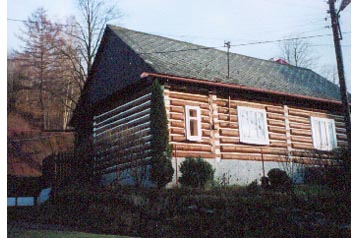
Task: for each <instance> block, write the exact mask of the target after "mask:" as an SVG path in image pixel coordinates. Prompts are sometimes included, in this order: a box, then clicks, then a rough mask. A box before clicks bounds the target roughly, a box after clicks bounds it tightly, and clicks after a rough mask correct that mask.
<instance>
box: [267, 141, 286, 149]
mask: <svg viewBox="0 0 358 238" xmlns="http://www.w3.org/2000/svg"><path fill="white" fill-rule="evenodd" d="M270 146H271V147H280V148H286V147H287V143H286V141H273V140H270Z"/></svg>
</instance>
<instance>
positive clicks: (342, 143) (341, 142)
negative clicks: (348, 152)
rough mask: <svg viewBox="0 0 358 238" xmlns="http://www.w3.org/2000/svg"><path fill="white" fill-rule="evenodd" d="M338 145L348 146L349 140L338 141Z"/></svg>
mask: <svg viewBox="0 0 358 238" xmlns="http://www.w3.org/2000/svg"><path fill="white" fill-rule="evenodd" d="M337 145H338V147H346V146H348V142H347V141H337Z"/></svg>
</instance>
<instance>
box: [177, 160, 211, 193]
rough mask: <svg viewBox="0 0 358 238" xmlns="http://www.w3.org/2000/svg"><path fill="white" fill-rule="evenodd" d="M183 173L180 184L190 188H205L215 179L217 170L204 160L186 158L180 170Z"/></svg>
mask: <svg viewBox="0 0 358 238" xmlns="http://www.w3.org/2000/svg"><path fill="white" fill-rule="evenodd" d="M179 170H180V172H181V173H182V175H181V177H180V178H179V182H180V183H181V184H182V185H184V186H189V187H195V188H197V187H204V185H205V184H207V183H208V182H210V181H213V179H214V172H215V170H214V169H213V167H212V166H211V164H210V163H209V162H207V161H205V160H203V159H202V158H200V157H199V158H195V159H194V158H192V157H189V158H186V159H185V160H184V161H183V163H182V164H181V165H180V168H179Z"/></svg>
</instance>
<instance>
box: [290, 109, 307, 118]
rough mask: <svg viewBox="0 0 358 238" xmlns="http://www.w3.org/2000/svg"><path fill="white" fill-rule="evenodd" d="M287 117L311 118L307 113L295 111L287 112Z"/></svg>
mask: <svg viewBox="0 0 358 238" xmlns="http://www.w3.org/2000/svg"><path fill="white" fill-rule="evenodd" d="M288 115H290V116H297V117H303V118H309V117H310V116H311V115H310V113H309V112H308V111H297V110H293V109H289V110H288Z"/></svg>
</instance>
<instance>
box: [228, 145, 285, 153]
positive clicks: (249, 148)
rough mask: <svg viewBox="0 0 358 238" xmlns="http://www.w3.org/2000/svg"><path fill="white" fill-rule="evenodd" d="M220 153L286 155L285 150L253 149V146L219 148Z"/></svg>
mask: <svg viewBox="0 0 358 238" xmlns="http://www.w3.org/2000/svg"><path fill="white" fill-rule="evenodd" d="M221 151H222V152H238V153H253V154H254V153H263V154H277V155H287V150H286V149H277V148H270V147H262V148H260V147H255V146H239V145H238V146H221Z"/></svg>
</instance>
